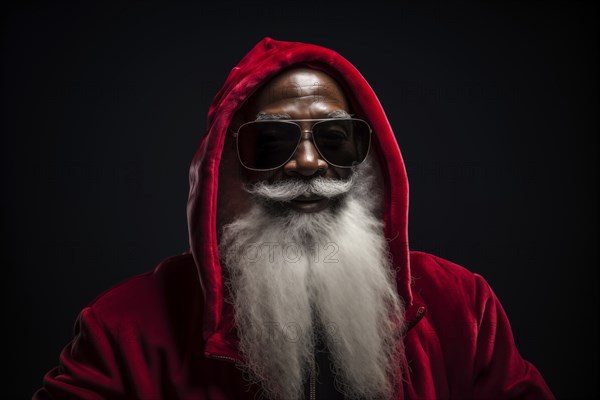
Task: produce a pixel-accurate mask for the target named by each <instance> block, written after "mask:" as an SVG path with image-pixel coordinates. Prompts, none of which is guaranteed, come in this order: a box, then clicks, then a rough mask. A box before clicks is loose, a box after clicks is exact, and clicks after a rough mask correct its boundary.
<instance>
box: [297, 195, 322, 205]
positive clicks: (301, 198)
mask: <svg viewBox="0 0 600 400" xmlns="http://www.w3.org/2000/svg"><path fill="white" fill-rule="evenodd" d="M323 199H324V197H321V196H315V195H307V194H303V195H300V196H298V197H296V198H295V199H294V200H292V201H299V202H301V203H310V202H313V201H319V200H323Z"/></svg>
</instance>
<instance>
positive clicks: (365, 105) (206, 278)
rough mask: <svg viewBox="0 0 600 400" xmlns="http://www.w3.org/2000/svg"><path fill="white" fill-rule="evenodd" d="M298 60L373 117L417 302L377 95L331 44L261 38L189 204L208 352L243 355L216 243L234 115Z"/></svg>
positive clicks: (400, 186) (397, 251) (403, 184)
mask: <svg viewBox="0 0 600 400" xmlns="http://www.w3.org/2000/svg"><path fill="white" fill-rule="evenodd" d="M291 65H304V66H308V67H310V68H314V69H319V70H322V71H324V72H326V73H328V74H329V75H331V76H332V77H334V78H335V79H336V80H338V82H340V84H342V86H344V87H345V89H346V93H347V95H348V97H349V101H350V103H351V105H352V109H353V110H354V112H355V114H356V115H357V116H358V117H359V118H362V119H365V120H366V121H368V122H369V124H370V125H371V127H372V128H373V132H374V137H373V143H372V150H374V151H375V155H376V156H377V157H378V159H379V163H380V165H381V169H382V171H381V173H382V175H383V178H384V179H383V181H384V190H385V195H384V199H385V204H384V207H385V209H384V210H383V215H384V219H385V235H386V237H387V238H388V240H389V242H390V251H391V253H392V256H393V263H394V267H395V268H396V271H397V273H396V276H397V288H398V293H399V294H400V296H401V297H402V298H403V300H404V302H405V304H406V305H407V306H408V305H410V304H412V294H411V290H410V266H409V254H408V236H407V224H408V180H407V177H406V170H405V168H404V162H403V160H402V155H401V154H400V149H399V147H398V143H397V142H396V138H395V137H394V133H393V131H392V128H391V127H390V124H389V122H388V119H387V117H386V115H385V112H384V111H383V108H382V107H381V104H380V103H379V100H378V99H377V96H376V95H375V93H374V92H373V90H372V89H371V87H370V86H369V84H368V83H367V81H366V80H365V79H364V78H363V76H362V75H361V74H360V73H359V72H358V70H357V69H356V68H355V67H354V66H353V65H352V64H350V63H349V62H348V61H347V60H346V59H345V58H343V57H342V56H340V55H339V54H338V53H336V52H335V51H332V50H329V49H326V48H324V47H320V46H316V45H312V44H305V43H298V42H283V41H277V40H273V39H271V38H269V37H266V38H264V39H263V40H261V41H260V42H259V43H258V44H257V45H256V46H254V48H253V49H252V50H251V51H250V52H249V53H248V54H246V56H245V57H244V58H243V59H242V60H241V61H240V63H239V64H238V65H237V66H236V67H235V68H233V70H232V71H231V73H230V74H229V76H228V77H227V80H226V81H225V84H224V85H223V88H222V89H221V90H220V91H219V92H218V93H217V95H216V96H215V98H214V100H213V102H212V104H211V106H210V109H209V112H208V132H207V134H206V136H205V137H204V139H203V140H202V142H201V143H200V146H199V148H198V150H197V152H196V154H195V156H194V160H193V161H192V164H191V166H190V193H189V199H188V206H187V215H188V228H189V240H190V247H191V251H192V254H193V256H194V260H195V263H196V266H197V267H198V272H199V277H200V281H201V284H202V289H203V291H204V299H205V303H204V304H205V306H204V321H203V337H204V339H205V340H206V341H207V343H206V349H207V352H213V353H220V354H225V355H229V356H231V357H234V358H238V357H237V352H236V351H235V349H236V348H237V346H236V338H235V335H234V334H233V333H232V332H233V331H234V328H233V318H232V317H233V314H232V310H231V306H230V305H229V304H228V303H227V302H224V301H223V298H224V288H223V281H222V274H221V265H220V262H219V255H218V246H217V229H216V228H217V204H218V183H219V165H220V163H221V159H222V155H223V151H224V150H223V149H224V143H225V137H226V135H227V132H228V127H229V124H230V122H231V119H232V117H233V115H234V113H235V112H236V111H237V110H238V109H239V108H240V107H241V105H242V103H243V102H244V101H245V100H246V99H247V98H248V97H249V96H250V95H251V94H252V93H253V92H254V91H255V90H256V89H257V88H258V87H260V86H261V85H262V84H264V83H266V82H267V81H268V80H269V78H270V77H272V76H274V75H276V74H277V73H278V72H280V71H281V70H282V69H284V68H286V67H288V66H291Z"/></svg>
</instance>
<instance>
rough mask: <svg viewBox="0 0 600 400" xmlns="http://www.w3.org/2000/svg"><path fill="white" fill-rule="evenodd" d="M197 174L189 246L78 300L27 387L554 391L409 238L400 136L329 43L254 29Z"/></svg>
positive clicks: (493, 319)
mask: <svg viewBox="0 0 600 400" xmlns="http://www.w3.org/2000/svg"><path fill="white" fill-rule="evenodd" d="M190 186H191V187H190V196H189V203H188V226H189V233H190V248H191V250H190V252H189V253H185V254H182V255H180V256H176V257H173V258H170V259H167V260H165V261H163V262H162V263H161V264H160V265H159V266H158V267H156V269H154V270H153V271H152V272H149V273H147V274H144V275H141V276H138V277H135V278H132V279H131V280H128V281H126V282H124V283H122V284H120V285H118V286H116V287H114V288H112V289H110V290H109V291H107V292H105V293H104V294H102V295H101V296H100V297H98V298H97V299H96V300H95V301H94V302H92V303H91V304H90V305H89V306H88V307H86V308H85V309H84V310H83V311H82V313H81V315H80V317H79V318H78V321H77V324H76V331H75V338H74V339H73V341H72V342H71V343H70V344H69V345H68V346H67V347H66V348H65V350H64V351H63V353H62V354H61V360H60V365H59V366H58V367H57V368H55V369H53V370H51V371H50V372H49V373H48V374H47V375H46V377H45V379H44V387H43V388H42V389H40V390H39V391H38V392H37V393H36V394H35V395H34V398H35V399H49V398H55V399H74V398H77V399H80V398H83V399H104V398H111V399H112V398H127V399H129V398H139V399H158V398H165V399H171V398H173V399H244V398H248V399H250V398H258V397H260V396H264V397H265V398H269V399H302V398H313V399H314V398H317V399H319V398H322V399H335V398H339V399H343V398H349V399H358V398H364V399H445V398H446V399H448V398H450V399H471V398H473V399H522V398H526V399H551V398H553V396H552V394H551V393H550V391H549V389H548V387H547V386H546V384H545V383H544V381H543V378H542V377H541V376H540V374H539V372H538V371H537V370H536V369H535V367H533V366H532V365H531V364H530V363H528V362H526V361H524V360H523V359H522V358H521V357H520V355H519V353H518V352H517V350H516V348H515V345H514V341H513V338H512V333H511V330H510V326H509V323H508V320H507V318H506V315H505V313H504V311H503V310H502V307H501V305H500V303H499V302H498V300H497V298H496V297H495V295H494V294H493V292H492V291H491V289H490V288H489V286H488V285H487V283H486V282H485V281H484V280H483V278H482V277H481V276H479V275H477V274H473V273H471V272H469V271H467V270H466V269H464V268H462V267H460V266H458V265H455V264H453V263H451V262H448V261H446V260H443V259H441V258H439V257H436V256H433V255H429V254H425V253H420V252H412V251H409V249H408V236H407V212H408V183H407V178H406V172H405V169H404V165H403V162H402V157H401V154H400V151H399V149H398V145H397V143H396V141H395V138H394V135H393V132H392V130H391V127H390V126H389V124H388V122H387V118H386V116H385V113H384V111H383V109H382V108H381V105H380V104H379V102H378V100H377V98H376V96H375V94H374V93H373V91H372V90H371V89H370V87H369V85H368V84H367V82H366V81H365V80H364V78H363V77H362V76H361V75H360V73H359V72H358V71H357V70H356V69H355V68H354V67H353V66H352V65H351V64H350V63H349V62H348V61H346V60H345V59H344V58H342V57H341V56H340V55H338V54H337V53H335V52H333V51H331V50H328V49H325V48H322V47H318V46H314V45H308V44H302V43H292V42H280V41H275V40H272V39H270V38H265V39H263V40H262V41H261V42H260V43H258V44H257V45H256V46H255V47H254V48H253V49H252V50H251V51H250V53H248V54H247V55H246V56H245V57H244V58H243V59H242V60H241V62H240V63H239V65H238V66H237V67H235V68H234V69H233V70H232V72H231V73H230V75H229V77H228V78H227V81H226V82H225V85H224V87H223V88H222V89H221V91H219V93H218V94H217V96H216V97H215V99H214V101H213V104H212V105H211V107H210V110H209V127H208V133H207V135H206V136H205V138H204V139H203V141H202V143H201V144H200V147H199V149H198V151H197V153H196V155H195V157H194V161H193V162H192V165H191V168H190Z"/></svg>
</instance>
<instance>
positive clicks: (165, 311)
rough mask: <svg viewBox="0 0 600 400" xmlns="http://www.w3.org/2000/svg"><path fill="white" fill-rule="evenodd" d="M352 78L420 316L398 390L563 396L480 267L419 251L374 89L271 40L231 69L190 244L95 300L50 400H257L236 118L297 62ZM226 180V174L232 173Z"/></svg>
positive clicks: (197, 160)
mask: <svg viewBox="0 0 600 400" xmlns="http://www.w3.org/2000/svg"><path fill="white" fill-rule="evenodd" d="M297 64H300V65H304V66H308V67H311V68H314V69H319V70H322V71H325V72H326V73H328V74H329V75H331V76H333V77H334V78H335V79H336V80H338V81H339V82H340V84H341V85H342V86H344V88H345V89H346V93H347V94H348V95H349V96H348V97H349V101H350V103H351V105H352V109H353V110H354V111H355V113H356V114H357V116H358V118H362V119H365V120H366V121H368V122H369V124H370V125H371V127H372V128H373V132H374V137H373V144H372V149H373V150H374V151H375V154H376V156H377V157H378V158H379V162H380V164H381V168H382V173H383V175H384V188H385V194H384V199H385V205H384V211H383V215H384V220H385V235H386V237H387V239H388V240H389V243H390V252H391V255H392V258H393V262H394V267H395V268H396V271H398V272H397V273H396V277H397V289H398V293H399V294H400V296H401V297H402V299H403V300H404V303H405V305H406V321H407V323H408V325H407V330H406V331H405V334H404V337H403V341H404V346H405V359H404V361H403V364H404V365H403V366H402V367H403V368H402V371H404V372H403V374H404V375H403V376H402V379H399V380H397V381H398V382H399V384H398V385H399V386H398V387H397V388H396V394H395V395H394V399H461V400H462V399H552V398H553V396H552V394H551V392H550V390H549V389H548V387H547V386H546V384H545V382H544V380H543V378H542V377H541V375H540V374H539V372H538V371H537V369H536V368H535V367H534V366H533V365H531V364H530V363H528V362H527V361H525V360H523V359H522V358H521V356H520V355H519V353H518V351H517V349H516V347H515V344H514V341H513V337H512V332H511V329H510V325H509V322H508V320H507V318H506V315H505V313H504V311H503V309H502V306H501V305H500V303H499V302H498V299H497V298H496V296H495V295H494V293H493V292H492V290H491V289H490V287H489V286H488V284H487V283H486V282H485V280H484V279H483V278H482V277H481V276H480V275H477V274H474V273H472V272H469V271H468V270H466V269H464V268H462V267H460V266H458V265H456V264H453V263H451V262H449V261H446V260H443V259H441V258H439V257H436V256H433V255H430V254H426V253H422V252H414V251H409V249H408V236H407V222H408V180H407V177H406V170H405V168H404V163H403V161H402V156H401V154H400V150H399V148H398V144H397V142H396V139H395V137H394V134H393V132H392V128H391V127H390V125H389V123H388V120H387V117H386V115H385V113H384V111H383V108H382V107H381V105H380V103H379V100H378V99H377V97H376V96H375V93H374V92H373V90H372V89H371V87H370V86H369V84H368V83H367V82H366V81H365V79H364V78H363V77H362V75H361V74H360V73H359V72H358V71H357V70H356V69H355V68H354V67H353V66H352V64H350V63H349V62H348V61H347V60H345V59H344V58H343V57H341V56H340V55H339V54H337V53H336V52H334V51H331V50H329V49H326V48H323V47H319V46H315V45H310V44H304V43H295V42H282V41H276V40H273V39H271V38H265V39H263V40H262V41H260V42H259V43H258V44H257V45H256V46H255V47H254V48H253V49H252V50H251V51H250V52H249V53H248V54H247V55H246V56H245V57H244V58H243V59H242V60H241V61H240V63H239V64H238V65H237V66H236V67H235V68H233V70H232V71H231V73H230V74H229V77H228V78H227V80H226V82H225V85H224V86H223V88H222V89H221V90H220V91H219V93H218V94H217V95H216V97H215V99H214V101H213V103H212V104H211V106H210V109H209V112H208V132H207V134H206V136H205V137H204V139H203V140H202V142H201V144H200V146H199V148H198V151H197V152H196V155H195V157H194V160H193V162H192V165H191V167H190V195H189V202H188V227H189V238H190V251H189V252H187V253H184V254H182V255H179V256H175V257H172V258H169V259H167V260H164V261H163V262H161V263H160V264H159V265H158V266H157V267H156V268H155V269H154V270H153V271H151V272H148V273H146V274H143V275H140V276H137V277H134V278H131V279H129V280H127V281H125V282H123V283H121V284H119V285H117V286H115V287H113V288H112V289H110V290H108V291H106V292H105V293H103V294H102V295H100V296H99V297H98V298H96V299H95V300H94V301H93V302H92V303H91V304H89V305H88V306H87V307H86V308H84V309H83V311H82V312H81V314H80V315H79V318H78V319H77V322H76V325H75V336H74V339H73V340H72V341H71V343H69V344H68V345H67V347H66V348H65V349H64V350H63V352H62V354H61V356H60V365H59V366H58V367H56V368H54V369H52V370H51V371H49V372H48V373H47V374H46V376H45V378H44V387H43V388H42V389H40V390H38V391H37V392H36V393H35V394H34V396H33V398H34V399H36V400H42V399H65V400H67V399H199V400H200V399H219V400H220V399H246V398H247V399H252V398H255V396H256V395H257V390H258V388H257V387H256V386H253V385H249V384H248V383H247V382H246V381H245V380H244V377H243V375H242V372H241V369H240V368H239V365H238V364H240V363H243V358H242V356H241V355H240V354H239V351H238V345H237V343H238V338H237V333H236V329H235V326H234V322H233V309H232V307H231V305H230V304H229V303H228V302H225V301H224V296H225V294H224V286H223V281H222V274H221V265H220V262H219V255H218V250H217V229H215V228H216V227H217V224H218V223H219V221H218V218H217V204H218V183H219V182H221V184H223V181H222V180H221V181H219V174H218V172H219V166H220V162H221V158H222V156H223V157H225V156H224V155H223V148H224V141H225V137H226V134H227V132H228V127H229V124H230V121H231V119H232V116H233V114H234V113H235V112H236V111H237V110H238V109H239V108H240V106H241V105H242V103H243V102H244V100H246V99H247V98H248V97H249V96H250V95H251V94H252V93H253V92H254V91H255V90H256V89H257V88H258V87H259V86H260V85H262V84H264V83H265V82H266V81H267V80H268V79H269V78H270V77H272V76H274V75H275V74H277V73H278V72H280V71H281V70H282V69H283V68H286V67H288V66H290V65H297ZM221 179H224V178H221Z"/></svg>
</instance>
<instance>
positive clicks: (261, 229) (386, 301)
mask: <svg viewBox="0 0 600 400" xmlns="http://www.w3.org/2000/svg"><path fill="white" fill-rule="evenodd" d="M371 171H372V167H371V166H370V165H369V164H363V165H362V166H360V167H359V169H358V170H357V171H356V172H355V179H353V182H354V183H353V184H352V185H348V188H347V189H346V190H348V192H347V194H346V195H342V196H341V197H340V198H339V199H336V200H339V203H338V204H337V205H336V206H334V207H331V208H329V209H327V210H324V211H321V212H317V213H308V214H305V213H299V212H295V211H293V210H284V209H282V208H281V207H277V206H276V207H271V206H270V205H269V204H268V202H264V201H258V202H257V203H256V204H255V205H254V206H253V208H252V209H251V211H250V212H249V213H248V214H246V215H244V216H242V217H240V218H239V219H238V220H236V221H234V222H233V223H231V224H229V225H226V226H224V227H223V234H222V238H221V243H220V247H219V250H220V254H221V260H222V263H223V264H224V265H225V268H226V271H225V272H226V275H228V277H227V281H226V284H227V285H228V288H229V292H230V293H231V294H232V298H231V299H228V301H230V302H231V303H232V304H233V306H234V310H235V323H236V326H237V329H238V333H239V337H240V350H241V352H242V354H244V356H245V358H246V360H247V364H246V365H245V368H247V371H248V372H249V373H250V376H251V379H252V380H253V381H255V382H256V383H259V384H260V385H261V386H262V388H263V389H264V391H265V392H266V393H265V394H266V395H267V397H270V398H278V399H285V400H288V399H289V400H295V399H300V398H301V397H302V392H303V385H304V381H305V380H306V378H307V376H308V373H309V371H310V370H311V368H312V367H313V366H314V364H315V362H314V359H313V354H314V353H313V352H314V349H315V342H316V339H315V337H314V332H315V331H314V329H315V328H316V326H317V324H320V326H321V327H323V335H324V337H323V341H324V342H326V343H327V346H328V349H329V351H330V353H331V357H332V362H333V368H334V370H335V372H336V374H337V379H336V387H337V388H338V390H341V391H342V392H343V393H344V394H345V395H346V396H347V397H349V398H352V399H355V398H360V397H364V398H368V399H379V398H389V397H390V396H391V394H392V391H393V387H394V385H395V384H396V381H395V379H397V378H398V377H399V376H400V365H401V363H400V360H401V357H402V356H403V349H402V347H401V346H398V339H399V333H400V332H401V330H402V328H403V325H404V321H403V314H404V312H403V311H404V308H403V305H402V302H401V300H400V298H399V296H398V294H397V291H396V286H395V279H394V271H393V267H392V265H391V262H390V259H389V255H388V249H387V242H386V240H385V238H384V235H383V223H382V222H381V221H380V220H378V219H377V218H376V217H375V216H374V210H375V209H376V208H377V207H378V206H379V203H380V199H378V198H374V197H373V196H374V194H373V189H372V188H373V183H372V182H373V178H372V173H371ZM338 182H339V181H338ZM249 190H252V189H249ZM342 191H343V190H342Z"/></svg>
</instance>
